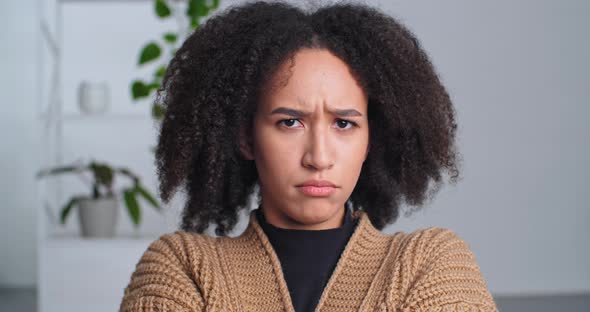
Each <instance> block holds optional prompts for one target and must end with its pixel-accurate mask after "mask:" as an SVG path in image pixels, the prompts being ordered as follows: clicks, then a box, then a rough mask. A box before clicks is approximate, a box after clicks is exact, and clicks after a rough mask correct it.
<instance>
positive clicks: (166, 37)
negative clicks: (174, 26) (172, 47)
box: [163, 33, 177, 43]
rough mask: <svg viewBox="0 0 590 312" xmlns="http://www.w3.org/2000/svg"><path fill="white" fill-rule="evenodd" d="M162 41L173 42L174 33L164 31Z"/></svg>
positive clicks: (174, 40)
mask: <svg viewBox="0 0 590 312" xmlns="http://www.w3.org/2000/svg"><path fill="white" fill-rule="evenodd" d="M163 38H164V41H166V42H168V43H175V42H176V39H177V36H176V34H174V33H166V34H164V37H163Z"/></svg>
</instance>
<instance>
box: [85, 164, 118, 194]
mask: <svg viewBox="0 0 590 312" xmlns="http://www.w3.org/2000/svg"><path fill="white" fill-rule="evenodd" d="M89 168H90V170H92V173H93V174H94V180H95V181H96V182H97V183H99V184H102V185H104V186H105V187H107V188H110V187H111V186H112V185H113V176H114V173H113V168H111V167H110V166H108V165H106V164H101V163H97V162H94V161H93V162H91V163H90V166H89Z"/></svg>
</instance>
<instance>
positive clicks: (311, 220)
mask: <svg viewBox="0 0 590 312" xmlns="http://www.w3.org/2000/svg"><path fill="white" fill-rule="evenodd" d="M336 212H337V208H336V207H335V206H333V205H328V204H323V205H319V204H315V205H303V206H301V207H297V208H296V209H295V211H294V213H293V214H290V217H291V218H292V219H293V220H295V221H296V222H298V223H301V224H305V225H314V224H318V223H323V222H326V221H328V220H330V218H332V216H334V214H336Z"/></svg>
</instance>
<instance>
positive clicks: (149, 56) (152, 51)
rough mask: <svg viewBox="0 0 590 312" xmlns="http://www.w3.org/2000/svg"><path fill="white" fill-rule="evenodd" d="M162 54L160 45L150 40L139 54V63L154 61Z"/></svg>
mask: <svg viewBox="0 0 590 312" xmlns="http://www.w3.org/2000/svg"><path fill="white" fill-rule="evenodd" d="M161 54H162V49H160V46H159V45H158V44H157V43H155V42H150V43H148V44H147V45H145V46H144V47H143V49H142V51H141V54H140V56H139V64H138V65H142V64H145V63H148V62H150V61H153V60H155V59H157V58H158V57H160V55H161Z"/></svg>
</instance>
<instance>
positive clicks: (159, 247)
mask: <svg viewBox="0 0 590 312" xmlns="http://www.w3.org/2000/svg"><path fill="white" fill-rule="evenodd" d="M218 241H219V240H218V239H217V238H214V237H211V236H208V235H205V234H197V233H192V232H186V231H181V230H178V231H175V232H170V233H166V234H163V235H161V236H160V237H159V238H158V239H156V240H154V241H153V242H151V243H150V245H149V246H148V248H147V250H146V251H145V252H144V254H143V256H142V259H141V260H140V262H141V261H142V260H144V258H152V259H153V258H161V259H166V261H167V262H170V263H174V264H176V265H178V266H181V267H183V268H184V269H191V268H193V267H195V265H196V264H202V263H203V262H208V260H209V259H210V258H211V257H210V255H211V254H212V253H215V248H216V245H217V244H218Z"/></svg>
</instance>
